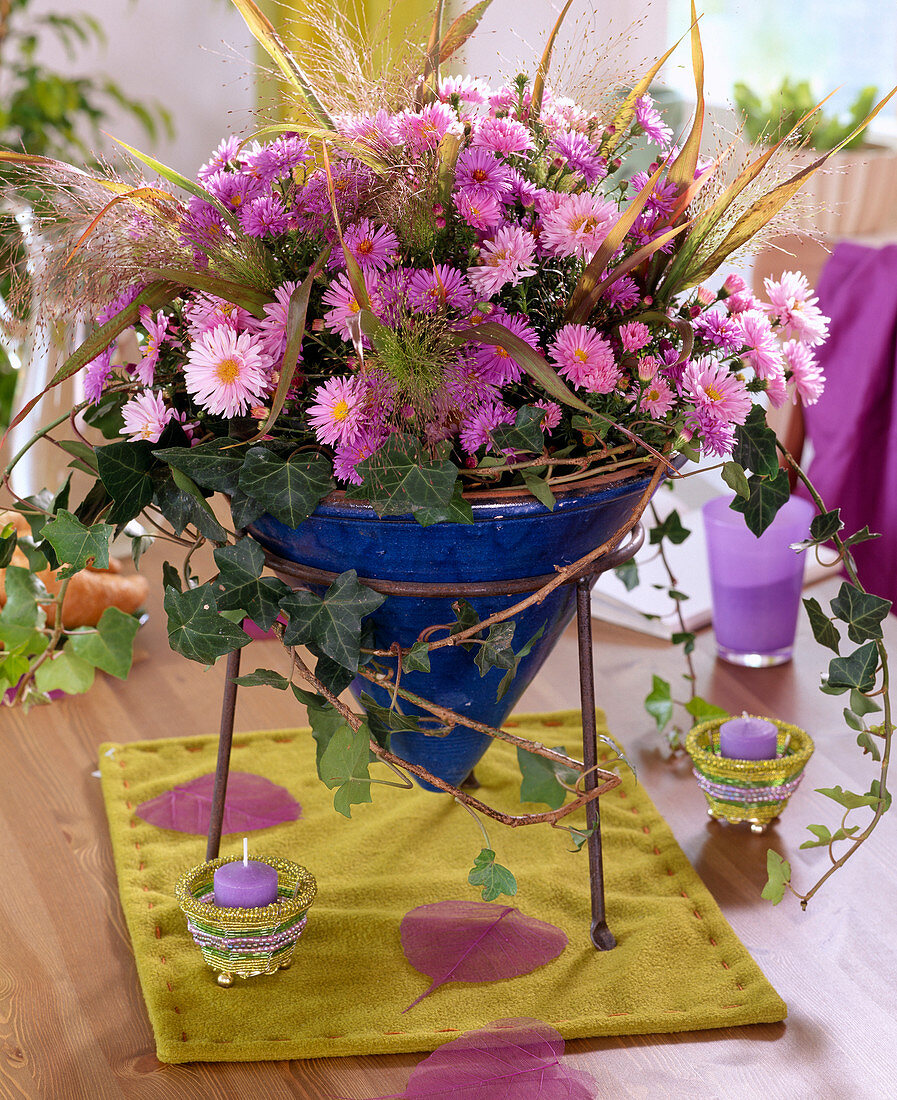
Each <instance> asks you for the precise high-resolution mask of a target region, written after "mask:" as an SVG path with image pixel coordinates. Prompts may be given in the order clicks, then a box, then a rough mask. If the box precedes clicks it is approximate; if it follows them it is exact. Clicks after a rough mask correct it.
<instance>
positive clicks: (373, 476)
mask: <svg viewBox="0 0 897 1100" xmlns="http://www.w3.org/2000/svg"><path fill="white" fill-rule="evenodd" d="M357 469H358V473H359V475H360V476H361V477H363V478H364V484H363V485H358V486H353V487H352V489H351V490H349V491H347V493H346V496H347V497H349V498H350V499H353V500H367V501H369V503H370V504H371V507H372V508H373V509H374V511H375V512H376V513H377V515H378V516H402V515H407V514H408V513H412V514H414V515H415V516H416V515H417V513H418V512H420V511H421V510H422V509H424V510H426V509H432V508H440V507H441V508H446V507H447V506H448V505H449V502H450V501H451V499H452V497H453V496H454V490H455V481H456V479H457V477H458V467H457V466H455V464H454V463H453V462H451V461H450V460H449V459H447V458H446V459H442V460H435V461H434V460H432V459H431V458H430V457H429V455H428V453H427V452H426V451H425V450H424V448H423V447H422V446H421V445H420V443H419V442H418V441H417V440H416V439H415V438H414V436H411V435H402V434H398V433H397V434H395V435H391V436H390V437H389V438H388V439H387V440H386V442H385V443H384V444H383V446H382V447H380V448H379V449H378V450H377V451H375V452H374V454H372V455H371V456H370V457H369V458H366V459H364V460H363V461H362V462H359V463H358V467H357ZM425 514H426V513H425Z"/></svg>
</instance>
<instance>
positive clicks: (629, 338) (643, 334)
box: [620, 321, 651, 351]
mask: <svg viewBox="0 0 897 1100" xmlns="http://www.w3.org/2000/svg"><path fill="white" fill-rule="evenodd" d="M620 342H621V343H622V345H623V351H639V350H640V349H641V348H643V347H644V346H645V345H646V344H650V343H651V330H650V329H649V328H648V326H647V325H643V324H642V323H641V321H630V322H629V324H626V325H620Z"/></svg>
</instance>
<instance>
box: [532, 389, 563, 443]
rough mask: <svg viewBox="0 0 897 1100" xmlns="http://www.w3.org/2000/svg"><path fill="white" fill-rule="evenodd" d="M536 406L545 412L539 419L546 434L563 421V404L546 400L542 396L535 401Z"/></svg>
mask: <svg viewBox="0 0 897 1100" xmlns="http://www.w3.org/2000/svg"><path fill="white" fill-rule="evenodd" d="M535 406H536V408H537V409H542V410H543V412H544V414H545V415H544V416H543V417H542V419H541V420H540V421H539V427H540V428H541V429H542V431H543V432H545V433H546V435H547V434H549V433H550V432H553V431H554V429H555V428H556V427H557V426H558V424H560V422H561V406H560V405H558V404H557V402H556V401H545V400H544V399H542V398H540V399H539V400H538V401H536V402H535Z"/></svg>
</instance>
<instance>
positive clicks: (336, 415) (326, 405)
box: [308, 375, 365, 446]
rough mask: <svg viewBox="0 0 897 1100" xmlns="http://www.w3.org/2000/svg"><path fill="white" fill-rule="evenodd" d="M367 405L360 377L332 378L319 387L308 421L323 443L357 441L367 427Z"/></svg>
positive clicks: (310, 407)
mask: <svg viewBox="0 0 897 1100" xmlns="http://www.w3.org/2000/svg"><path fill="white" fill-rule="evenodd" d="M364 407H365V393H364V387H363V386H362V385H361V383H360V381H359V379H358V378H357V377H356V376H354V375H346V376H345V377H341V378H340V377H337V378H328V379H327V381H326V382H325V383H324V384H323V385H321V386H318V387H317V389H316V390H315V393H314V401H313V402H312V404H311V405H310V406H309V410H308V422H309V424H310V425H311V426H312V428H314V432H315V435H316V436H317V437H318V440H319V442H321V443H329V444H330V445H331V446H332V445H333V444H335V443H339V444H350V443H354V442H355V440H356V439H357V438H358V437H359V435H360V434H361V431H362V429H363V427H364V423H363V419H364Z"/></svg>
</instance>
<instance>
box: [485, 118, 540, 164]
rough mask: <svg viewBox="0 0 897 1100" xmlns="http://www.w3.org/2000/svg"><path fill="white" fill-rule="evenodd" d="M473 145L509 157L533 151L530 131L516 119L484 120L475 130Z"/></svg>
mask: <svg viewBox="0 0 897 1100" xmlns="http://www.w3.org/2000/svg"><path fill="white" fill-rule="evenodd" d="M471 145H473V146H474V147H476V148H482V149H489V150H491V151H492V152H493V153H500V154H501V155H502V156H505V157H506V156H509V155H510V154H511V153H525V152H526V150H527V149H531V148H532V145H533V140H532V138H531V137H530V132H529V129H528V128H527V127H526V126H524V125H523V123H522V122H518V121H517V119H515V118H484V119H481V120H480V121H479V122H478V123H477V125H476V126H475V128H474V131H473V138H472V140H471Z"/></svg>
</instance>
